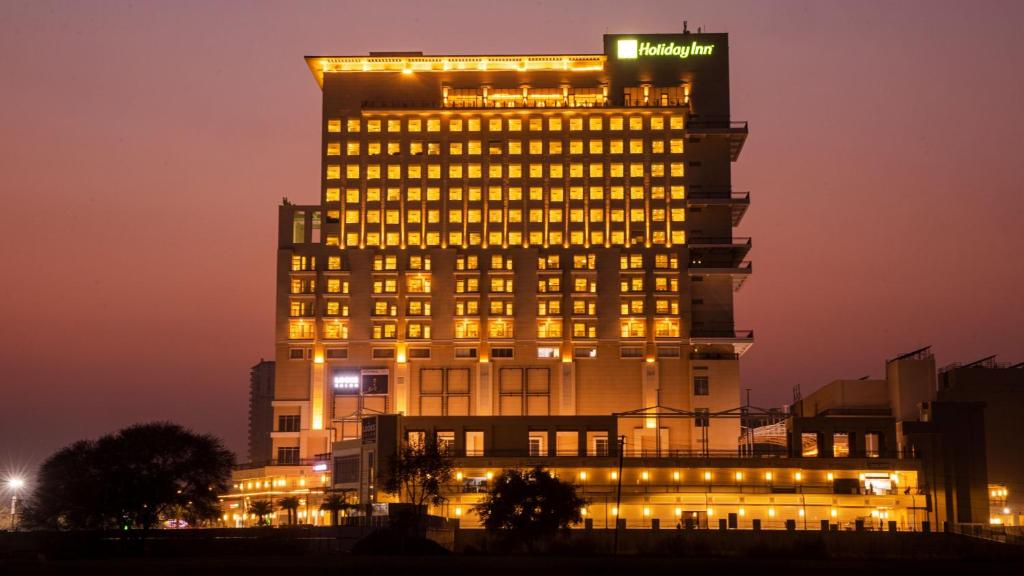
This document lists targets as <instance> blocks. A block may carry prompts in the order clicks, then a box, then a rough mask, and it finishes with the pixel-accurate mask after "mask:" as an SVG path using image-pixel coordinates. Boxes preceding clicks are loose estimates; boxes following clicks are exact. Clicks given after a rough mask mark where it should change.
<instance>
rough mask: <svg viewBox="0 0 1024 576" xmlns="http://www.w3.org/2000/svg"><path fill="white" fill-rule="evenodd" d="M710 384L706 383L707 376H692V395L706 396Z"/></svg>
mask: <svg viewBox="0 0 1024 576" xmlns="http://www.w3.org/2000/svg"><path fill="white" fill-rule="evenodd" d="M709 388H710V386H709V385H708V377H707V376H694V377H693V395H694V396H707V395H708V394H709V393H710V392H709Z"/></svg>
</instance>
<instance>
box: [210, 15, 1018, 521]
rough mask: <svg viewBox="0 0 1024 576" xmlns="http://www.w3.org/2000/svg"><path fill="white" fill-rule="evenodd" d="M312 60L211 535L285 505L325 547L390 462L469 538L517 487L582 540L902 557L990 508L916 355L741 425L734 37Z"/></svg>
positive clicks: (927, 363)
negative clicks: (269, 359) (710, 536)
mask: <svg viewBox="0 0 1024 576" xmlns="http://www.w3.org/2000/svg"><path fill="white" fill-rule="evenodd" d="M306 60H307V64H308V65H309V68H310V70H311V72H312V73H313V75H314V77H315V79H316V81H317V82H318V84H319V86H320V87H321V88H322V90H323V122H322V147H321V151H320V153H321V196H320V199H319V202H317V203H312V204H304V205H297V204H292V203H290V202H288V201H285V202H284V203H283V205H282V206H281V207H280V212H279V230H278V235H279V249H278V256H277V269H278V274H277V315H276V327H275V334H276V340H275V344H276V358H275V360H276V374H275V383H274V399H273V401H272V408H273V425H274V428H273V431H272V432H270V434H269V435H270V440H271V442H272V446H271V462H270V463H259V464H251V465H246V466H243V467H241V468H240V469H238V470H237V471H236V473H235V477H234V486H233V489H232V491H231V493H230V494H226V495H224V496H222V499H223V500H224V505H225V516H224V520H225V521H226V522H229V523H234V524H236V525H243V524H251V523H253V522H255V518H254V517H253V516H252V515H251V514H247V512H246V508H247V503H249V502H252V501H254V500H276V499H277V498H279V497H281V496H284V495H295V496H298V497H299V498H300V510H299V519H300V522H302V523H313V524H317V523H323V522H325V517H324V513H323V512H321V511H320V510H319V502H320V499H321V498H322V497H323V495H324V494H325V493H326V492H327V491H332V490H333V491H342V492H346V493H350V494H352V495H354V497H355V500H357V501H358V502H359V503H360V504H364V505H369V504H380V505H381V506H382V507H383V506H384V505H385V504H386V503H387V502H388V501H392V500H393V497H391V496H389V495H387V494H385V493H383V492H382V490H381V485H382V482H381V479H382V477H383V475H385V474H387V472H388V459H389V457H390V455H392V454H394V453H395V451H396V450H398V449H399V448H400V447H401V446H402V445H403V444H405V443H412V442H424V441H428V440H429V441H433V442H436V443H438V444H439V445H443V447H444V448H445V449H446V450H447V451H448V453H449V454H450V455H451V456H452V457H453V459H454V461H455V466H456V477H455V478H454V479H453V481H452V482H450V483H449V484H448V485H446V486H445V496H446V498H447V503H446V504H445V505H444V506H441V507H432V509H431V512H432V513H435V514H441V515H445V516H448V517H450V518H459V519H460V520H461V521H462V522H463V524H464V525H466V526H474V525H475V523H476V521H475V519H474V517H473V514H472V513H471V512H470V509H471V507H472V505H473V504H475V502H476V501H478V500H479V498H480V493H481V492H482V491H483V490H484V489H486V487H487V484H488V482H489V481H490V480H491V479H492V478H493V477H494V475H495V474H499V473H500V472H501V470H503V469H505V468H509V467H527V466H536V465H540V466H544V467H546V468H548V469H550V470H552V471H554V472H555V473H556V474H558V475H559V477H561V478H568V479H571V480H572V481H573V482H576V483H577V484H578V485H579V486H580V488H581V491H582V492H583V493H584V496H585V497H586V498H587V499H588V502H589V503H588V505H587V517H588V520H590V521H591V523H592V525H593V526H594V527H606V526H608V525H609V524H611V525H614V522H615V519H619V520H623V521H625V522H626V523H627V525H630V526H633V527H640V526H646V527H656V526H663V527H669V526H674V525H676V524H679V525H680V526H682V525H692V526H694V527H718V526H719V525H720V524H719V522H721V521H725V525H726V527H730V528H754V527H763V528H784V527H785V528H791V529H807V528H813V529H821V528H822V527H824V528H826V529H839V528H844V529H845V528H850V529H865V528H873V529H898V530H907V529H923V528H924V527H925V523H926V522H927V523H929V525H930V526H934V527H937V526H938V524H939V523H941V522H947V521H948V522H976V521H977V518H979V517H981V516H983V515H984V514H985V510H986V506H987V500H986V498H987V494H988V493H989V492H991V494H992V495H993V496H992V498H993V499H996V498H1001V499H1002V500H999V502H998V503H999V504H1001V505H1004V501H1005V500H1006V496H1007V490H1005V489H1004V488H1003V487H1001V486H992V487H991V489H989V490H988V491H986V487H987V483H986V480H985V475H984V466H983V464H981V465H979V464H978V463H979V462H983V456H980V455H981V454H983V453H984V450H983V445H982V446H981V447H980V451H979V447H978V446H977V445H974V444H964V443H961V442H951V441H947V440H951V439H958V438H966V437H968V436H970V435H971V434H973V432H971V431H972V430H976V429H978V425H977V424H978V422H977V420H976V418H975V416H976V415H977V409H976V408H977V407H971V406H953V405H951V404H950V403H941V402H939V403H936V402H933V401H934V400H935V374H934V362H933V361H932V360H931V359H930V355H924V354H917V355H915V356H914V357H913V358H911V357H909V356H905V357H900V358H898V359H896V360H894V361H892V362H890V363H888V364H887V379H886V380H885V381H858V382H856V383H854V385H855V387H856V390H855V391H856V393H853V392H851V390H854V388H850V387H848V386H847V385H846V384H847V383H845V382H844V381H837V383H833V384H830V385H829V386H827V387H826V388H824V389H822V391H820V392H819V393H816V394H815V395H814V396H813V397H812V400H811V401H809V402H808V401H802V402H797V403H795V404H794V406H793V407H792V409H794V410H795V409H797V407H799V410H800V412H799V413H795V412H791V413H789V414H785V415H782V414H781V413H779V412H774V413H769V412H764V413H760V414H753V413H751V411H750V409H749V407H743V408H741V398H740V382H739V358H740V356H741V355H742V354H743V353H744V352H745V351H746V350H747V348H749V346H750V345H752V343H753V337H752V334H751V333H750V332H743V331H737V330H736V329H735V326H734V323H733V295H734V293H735V291H736V290H738V289H739V287H740V286H741V285H742V284H743V282H744V280H745V279H746V278H747V277H748V276H749V274H750V273H751V266H750V264H749V263H748V262H746V261H745V258H746V256H747V253H748V251H749V249H750V246H751V244H750V240H749V239H746V238H737V237H735V236H734V235H733V228H734V227H735V226H736V225H737V224H739V222H740V220H741V219H742V218H743V215H744V213H745V212H746V208H747V206H748V204H749V196H748V195H747V194H746V193H738V192H734V191H732V187H731V181H730V171H731V163H732V162H733V161H735V160H736V159H737V157H738V155H739V153H740V151H741V149H742V147H743V144H744V142H745V139H746V134H747V128H746V125H745V124H742V123H734V122H732V121H731V116H730V110H729V81H728V39H727V36H726V35H724V34H689V33H683V34H660V35H659V34H656V35H607V36H605V37H604V51H603V52H602V53H600V54H585V55H522V56H425V55H423V54H421V53H371V54H370V55H368V56H349V57H309V58H307V59H306ZM919 352H920V351H919ZM918 356H920V357H918ZM836 398H838V399H839V400H835V399H836ZM829 403H832V404H829ZM805 405H806V406H808V408H807V410H806V414H805V413H804V406H805ZM844 411H845V412H844ZM923 413H926V414H929V415H930V416H929V418H930V420H927V419H925V420H922V419H921V417H920V415H921V414H923ZM964 418H967V420H964ZM741 422H747V423H748V424H747V425H746V426H745V427H744V428H743V433H742V434H741ZM751 422H760V423H761V424H763V425H761V426H759V427H758V428H754V427H753V424H750V423H751ZM965 422H966V423H965ZM620 442H622V444H621V446H622V449H621V457H622V459H621V470H620V469H619V467H620V464H619V456H620ZM759 443H764V445H765V446H767V447H768V448H770V450H769V451H768V452H759V451H758V447H757V446H758V444H759ZM950 446H955V448H956V449H955V450H953V449H949V450H947V449H946V448H947V447H950ZM766 454H771V455H772V457H770V458H769V457H762V456H764V455H766ZM961 461H963V462H968V464H969V465H970V466H971V468H970V469H967V468H963V466H964V464H963V463H962V462H961ZM939 466H951V467H952V468H955V469H957V470H961V471H965V472H964V474H961V475H960V476H959V477H958V480H957V482H956V483H952V484H950V483H948V482H946V481H945V480H944V478H945V477H946V476H945V475H943V474H937V473H936V470H938V469H939V468H938V467H939ZM976 469H980V471H979V470H976ZM620 483H621V488H622V497H621V500H618V499H616V500H612V498H613V495H615V494H616V493H617V492H618V488H619V485H620ZM979 486H980V487H981V489H980V490H979ZM382 507H381V508H374V509H373V510H374V513H378V512H380V511H381V510H382ZM1004 507H1005V505H1004ZM620 509H621V510H620ZM362 510H363V511H364V512H363V513H365V512H367V511H369V510H370V508H363V509H362Z"/></svg>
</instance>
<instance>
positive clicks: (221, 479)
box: [23, 422, 234, 529]
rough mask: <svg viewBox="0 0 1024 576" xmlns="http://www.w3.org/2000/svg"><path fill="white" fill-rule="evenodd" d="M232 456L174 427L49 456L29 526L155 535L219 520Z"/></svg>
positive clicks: (126, 432)
mask: <svg viewBox="0 0 1024 576" xmlns="http://www.w3.org/2000/svg"><path fill="white" fill-rule="evenodd" d="M233 465H234V456H233V455H232V453H231V452H230V451H228V450H227V449H226V448H225V447H224V445H223V443H222V442H221V441H220V440H219V439H217V438H216V437H214V436H211V435H205V434H204V435H200V434H196V433H194V432H192V431H190V430H187V429H185V428H183V427H181V426H179V425H177V424H172V423H169V422H154V423H148V424H136V425H134V426H130V427H128V428H125V429H123V430H120V431H119V432H116V433H114V434H109V435H106V436H103V437H102V438H100V439H99V440H81V441H78V442H75V443H74V444H71V445H70V446H67V447H65V448H62V449H61V450H59V451H57V452H56V453H55V454H53V455H52V456H50V457H49V458H48V459H47V460H46V461H45V462H43V464H42V466H41V467H40V469H39V473H38V477H37V482H36V484H37V485H36V490H35V491H34V495H33V497H32V498H31V499H30V500H29V501H28V502H27V505H26V507H25V510H24V515H23V517H24V519H25V521H26V523H27V524H29V525H31V526H34V527H38V528H50V529H104V528H122V527H131V528H144V529H146V528H152V527H153V526H155V525H156V524H157V523H158V522H160V521H162V520H166V519H172V518H173V519H182V520H186V521H188V522H189V523H190V524H193V525H194V524H197V523H200V522H202V521H206V520H211V519H214V518H217V517H218V516H219V515H220V508H219V503H218V500H217V494H218V493H222V492H225V491H227V489H228V487H229V483H228V482H229V479H230V476H231V467H232V466H233Z"/></svg>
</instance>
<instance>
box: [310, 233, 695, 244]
mask: <svg viewBox="0 0 1024 576" xmlns="http://www.w3.org/2000/svg"><path fill="white" fill-rule="evenodd" d="M441 238H442V236H441V233H440V232H427V233H426V234H421V233H420V232H407V233H406V239H405V241H404V242H402V241H401V240H400V239H401V236H400V235H399V233H398V232H387V233H384V234H381V233H379V232H367V233H366V234H365V235H364V236H361V235H360V234H359V233H358V232H349V233H348V234H346V235H345V242H346V245H348V246H352V247H355V246H388V247H404V246H407V245H408V246H421V247H433V246H442V242H441ZM484 238H485V236H484V235H483V234H481V233H479V232H470V233H468V234H463V233H462V232H460V231H451V232H449V233H448V235H447V238H446V239H447V242H446V244H447V245H451V246H463V247H466V248H468V247H471V246H482V247H487V246H489V245H493V246H519V245H523V246H529V245H534V246H545V247H546V246H559V245H561V246H565V247H569V246H589V245H608V246H613V245H614V246H632V245H634V244H636V243H637V242H636V241H629V242H627V239H626V233H625V231H622V230H612V231H611V233H610V234H607V235H606V234H605V233H604V232H603V231H600V230H594V231H592V232H590V236H589V241H587V236H586V235H585V234H584V233H583V232H582V231H572V232H570V233H569V234H563V233H562V231H560V230H551V231H549V232H548V233H547V235H546V238H545V234H544V233H543V232H541V231H531V232H529V233H528V235H524V234H523V233H522V232H519V231H509V232H508V235H507V236H506V235H505V234H504V233H503V232H502V231H501V230H494V231H491V232H488V233H487V235H486V239H487V242H484ZM668 238H671V242H667V239H668ZM606 240H607V241H606ZM641 242H642V241H641ZM650 243H651V244H653V245H659V246H660V245H669V244H685V243H686V233H685V232H684V231H683V230H672V233H671V236H669V235H668V234H666V233H665V231H664V230H652V231H651V234H650ZM327 245H328V246H337V245H339V241H338V237H337V236H332V235H328V236H327Z"/></svg>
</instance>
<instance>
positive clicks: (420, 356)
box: [409, 348, 430, 360]
mask: <svg viewBox="0 0 1024 576" xmlns="http://www.w3.org/2000/svg"><path fill="white" fill-rule="evenodd" d="M409 358H415V359H417V360H429V359H430V348H409Z"/></svg>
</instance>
